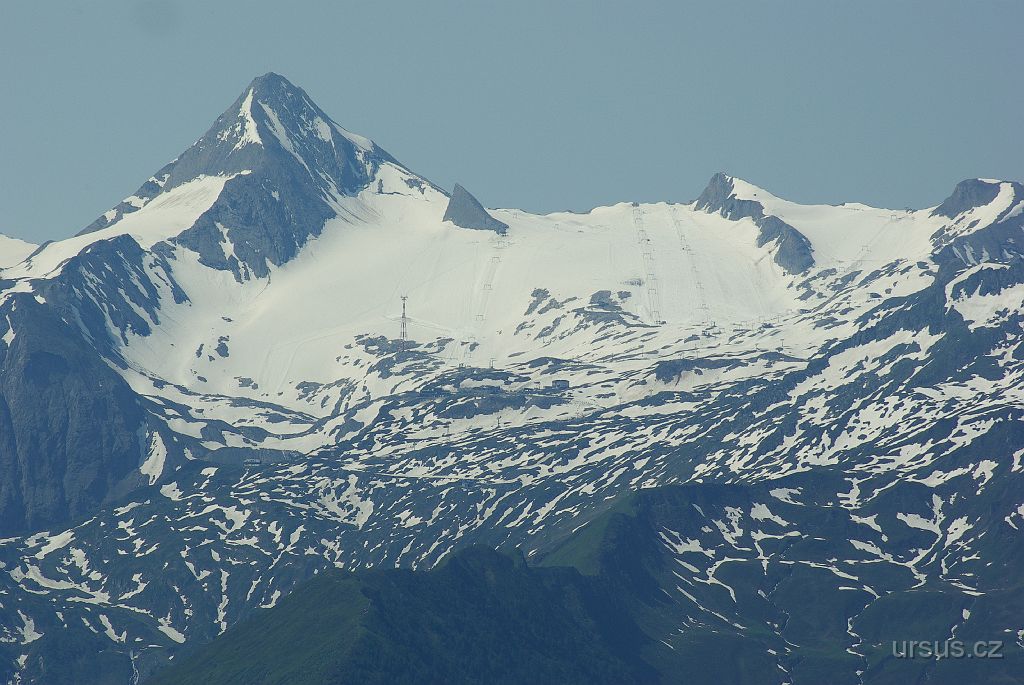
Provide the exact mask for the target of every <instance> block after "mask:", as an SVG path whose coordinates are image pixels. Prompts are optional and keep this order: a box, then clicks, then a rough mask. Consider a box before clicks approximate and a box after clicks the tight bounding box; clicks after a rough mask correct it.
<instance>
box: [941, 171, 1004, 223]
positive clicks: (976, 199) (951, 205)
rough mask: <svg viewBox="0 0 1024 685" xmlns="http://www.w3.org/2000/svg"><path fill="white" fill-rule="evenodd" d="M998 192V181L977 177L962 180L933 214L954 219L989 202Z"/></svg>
mask: <svg viewBox="0 0 1024 685" xmlns="http://www.w3.org/2000/svg"><path fill="white" fill-rule="evenodd" d="M998 194H999V184H998V183H988V182H987V181H982V180H981V179H977V178H971V179H967V180H966V181H960V182H959V183H957V184H956V187H955V188H954V189H953V194H952V195H950V196H949V197H947V198H946V199H945V200H943V202H942V204H941V205H939V206H938V207H936V208H935V209H934V210H933V211H932V216H944V217H946V218H947V219H954V218H956V217H957V216H959V215H960V214H963V213H964V212H967V211H969V210H971V209H974V208H975V207H983V206H984V205H987V204H989V203H990V202H992V200H995V199H996V195H998Z"/></svg>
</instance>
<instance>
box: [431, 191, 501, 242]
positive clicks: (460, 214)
mask: <svg viewBox="0 0 1024 685" xmlns="http://www.w3.org/2000/svg"><path fill="white" fill-rule="evenodd" d="M444 220H445V221H450V222H452V223H453V224H455V225H456V226H459V227H461V228H472V229H475V230H478V231H494V232H495V233H497V234H499V235H505V232H506V231H508V224H505V223H503V222H501V221H498V220H497V219H495V218H494V217H493V216H491V215H490V214H488V213H487V210H486V209H484V206H483V205H482V204H480V202H479V201H477V199H476V198H475V197H473V196H472V195H470V194H469V191H468V190H466V189H465V188H463V187H462V186H460V185H459V184H458V183H456V184H455V188H454V189H453V190H452V196H451V199H450V200H449V201H448V208H447V209H446V210H445V212H444Z"/></svg>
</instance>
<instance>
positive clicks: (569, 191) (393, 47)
mask: <svg viewBox="0 0 1024 685" xmlns="http://www.w3.org/2000/svg"><path fill="white" fill-rule="evenodd" d="M5 15H6V16H5V21H4V22H3V24H2V25H0V85H2V86H3V89H4V92H5V93H6V94H7V97H5V102H4V107H3V108H0V127H2V130H3V132H4V136H3V140H4V143H3V155H2V160H3V161H2V163H0V203H2V206H3V208H4V212H3V215H2V216H0V233H5V234H8V235H13V236H17V237H20V238H24V239H27V240H32V241H33V242H41V241H43V240H47V239H55V238H60V237H65V236H69V235H72V234H73V233H75V232H77V231H78V230H80V229H81V228H82V227H84V226H85V225H87V224H88V223H89V222H91V221H92V220H93V219H94V218H95V217H96V216H98V215H99V214H100V213H102V212H103V211H105V210H106V209H108V208H110V207H111V206H113V205H114V204H116V203H117V202H118V201H119V200H121V199H122V198H123V197H125V196H126V195H128V194H130V193H132V192H133V191H134V190H135V189H136V188H137V187H138V186H139V185H140V184H141V183H142V182H143V181H144V180H145V179H146V178H148V177H149V175H150V174H152V173H153V172H155V171H156V170H157V169H159V168H160V167H162V166H163V165H164V164H166V163H167V162H169V161H170V160H171V159H173V158H175V157H176V156H177V155H178V154H179V153H180V152H182V151H183V150H184V149H185V148H187V147H188V146H189V145H190V144H191V143H192V142H193V141H194V140H195V139H196V138H198V137H199V136H200V135H202V133H203V132H204V131H206V130H207V128H208V127H209V126H210V125H211V124H212V122H213V120H214V119H215V118H216V116H217V115H218V114H219V113H220V112H222V111H223V110H224V109H225V108H226V107H227V106H228V105H229V104H230V103H231V102H232V100H234V99H235V97H237V95H238V94H239V93H240V92H241V91H242V89H243V88H244V87H245V85H246V84H247V83H248V82H249V81H250V80H251V79H252V78H253V77H254V76H257V75H259V74H261V73H264V72H266V71H275V72H278V73H281V74H283V75H284V76H286V77H287V78H289V79H290V80H291V81H293V82H294V83H295V84H297V85H299V86H301V87H302V88H304V89H305V90H306V91H307V92H308V93H309V95H310V96H311V97H312V98H313V99H314V101H316V102H317V103H318V104H319V105H320V106H321V107H322V108H323V109H324V110H325V111H326V112H327V113H328V114H329V115H330V116H331V117H332V118H334V119H335V120H336V121H338V123H340V124H341V125H342V126H344V127H346V128H348V129H349V130H352V131H354V132H357V133H360V134H362V135H366V136H368V137H370V138H373V139H374V140H375V141H376V142H377V143H379V144H380V145H381V146H383V147H384V148H385V149H387V150H388V151H389V152H391V153H392V154H393V155H395V156H396V157H397V158H398V159H399V160H401V161H402V162H403V163H404V164H406V165H408V166H409V167H410V168H411V169H413V170H415V171H417V172H418V173H421V174H423V175H424V176H426V177H428V178H430V179H432V180H433V181H435V182H436V183H438V184H440V185H441V186H443V187H446V188H451V187H452V186H453V185H454V184H455V183H456V182H459V183H463V184H464V185H466V186H467V187H468V188H469V189H470V190H471V191H472V192H473V193H474V194H475V195H476V196H477V197H479V198H480V200H481V201H482V202H483V203H484V204H486V205H488V206H491V207H495V206H504V207H521V208H523V209H527V210H529V211H535V212H550V211H555V210H561V209H572V210H577V211H579V210H587V209H590V208H592V207H594V206H597V205H607V204H611V203H614V202H619V201H623V200H636V201H641V202H654V201H661V200H667V201H689V200H692V199H693V198H694V197H696V195H697V194H698V193H699V192H700V190H701V189H702V188H703V186H704V184H705V183H706V182H707V179H708V178H709V177H710V176H711V175H712V174H713V173H714V172H716V171H720V170H721V171H726V172H728V173H730V174H734V175H736V176H739V177H741V178H745V179H747V180H749V181H751V182H753V183H756V184H757V185H760V186H763V187H765V188H767V189H769V190H770V191H772V192H773V193H775V194H777V195H779V196H782V197H785V198H787V199H791V200H795V201H798V202H816V203H840V202H843V201H856V202H864V203H867V204H871V205H875V206H887V207H903V206H913V207H923V206H930V205H934V204H937V203H938V202H940V201H941V200H942V199H943V198H944V197H945V196H946V195H948V193H949V191H950V190H951V189H952V187H953V185H954V184H955V183H956V182H957V181H959V180H961V179H963V178H968V177H975V176H980V177H994V178H1004V179H1016V180H1020V179H1024V156H1022V155H1021V152H1022V151H1024V150H1022V147H1024V146H1022V145H1021V142H1020V141H1021V137H1020V134H1019V117H1020V115H1019V113H1020V111H1021V110H1022V106H1024V92H1022V91H1021V89H1020V88H1017V87H1016V82H1015V81H1014V79H1013V78H1012V74H1013V73H1014V70H1015V69H1016V68H1019V67H1020V65H1022V64H1024V45H1022V44H1021V42H1020V41H1019V40H1018V38H1017V36H1016V27H1018V26H1020V25H1021V23H1022V20H1024V3H1019V2H1012V1H1001V0H990V1H987V2H978V3H962V2H955V1H953V0H940V1H935V0H932V1H928V2H925V1H923V0H914V1H909V2H901V3H890V2H881V1H879V0H860V1H859V2H858V3H843V4H841V5H840V4H833V3H821V2H820V0H819V1H810V0H792V1H790V2H787V3H785V4H784V5H780V4H776V3H772V4H769V3H760V2H643V3H640V4H632V5H630V6H629V7H628V8H627V7H625V6H621V5H617V4H615V3H609V2H578V1H573V2H561V3H557V4H552V3H542V2H536V1H534V0H525V1H522V2H517V3H514V4H512V3H509V4H505V5H502V6H501V7H494V6H486V7H485V6H483V5H482V4H475V3H467V2H449V1H445V2H437V3H432V4H430V5H421V4H417V3H412V2H405V1H402V2H392V3H388V4H387V5H386V6H383V5H381V4H373V3H353V2H340V3H339V2H323V1H320V0H316V1H309V2H302V3H298V4H289V5H282V4H279V3H271V2H266V1H265V0H258V1H255V2H248V3H241V2H237V1H236V0H231V1H226V2H221V3H216V4H207V3H200V2H196V1H193V0H163V1H160V2H157V1H155V0H142V1H141V2H129V1H128V0H116V1H115V2H110V3H106V4H104V5H102V6H98V7H90V8H89V9H86V8H85V7H84V6H83V5H81V4H80V3H74V2H70V1H69V0H61V1H58V2H52V3H46V4H45V5H39V4H16V5H12V6H11V7H8V8H7V11H6V12H5ZM1008 74H1009V75H1010V76H1008Z"/></svg>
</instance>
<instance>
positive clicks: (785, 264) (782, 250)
mask: <svg viewBox="0 0 1024 685" xmlns="http://www.w3.org/2000/svg"><path fill="white" fill-rule="evenodd" d="M696 208H697V209H701V210H704V211H706V212H713V213H717V214H721V215H722V216H724V217H725V218H727V219H732V220H734V221H738V220H740V219H752V220H753V221H754V223H755V224H756V225H757V227H758V228H760V229H761V232H760V234H759V235H758V238H757V246H758V247H763V246H765V245H767V244H768V243H772V242H774V243H775V245H776V250H775V263H776V264H778V265H779V266H781V267H782V268H783V269H785V270H786V271H788V272H789V273H791V274H800V273H804V272H805V271H807V270H808V269H810V268H811V267H812V266H814V254H813V249H812V247H811V241H809V240H808V239H807V237H806V236H804V234H802V233H801V232H800V231H798V230H796V229H795V228H793V227H792V226H790V225H789V224H787V223H786V222H785V221H783V220H782V219H780V218H779V217H777V216H773V215H770V214H766V213H765V211H764V205H762V204H761V203H760V202H758V201H756V200H748V199H742V198H738V197H736V195H735V193H734V183H733V179H732V178H731V177H730V176H727V175H726V174H723V173H721V172H719V173H717V174H715V175H714V176H712V177H711V180H710V181H709V182H708V185H707V187H706V188H704V192H702V193H701V194H700V197H698V198H697V204H696Z"/></svg>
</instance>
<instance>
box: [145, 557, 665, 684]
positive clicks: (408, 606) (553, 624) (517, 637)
mask: <svg viewBox="0 0 1024 685" xmlns="http://www.w3.org/2000/svg"><path fill="white" fill-rule="evenodd" d="M644 639H645V638H644V637H643V636H642V634H641V633H640V632H639V631H638V630H637V628H636V627H635V626H634V625H633V624H632V623H631V621H630V620H629V619H628V617H627V615H626V614H625V613H624V612H623V611H622V610H621V609H620V608H618V607H617V606H615V604H614V601H612V602H611V603H609V597H607V596H606V595H604V594H602V593H601V592H600V591H599V590H598V588H597V587H596V586H595V584H594V583H592V582H589V581H588V579H586V578H582V577H580V576H579V575H578V574H575V573H573V572H571V571H568V569H543V570H535V569H529V568H527V567H526V566H525V565H524V564H523V563H522V562H521V561H519V562H517V561H516V560H515V559H513V558H510V557H506V556H503V555H501V554H498V553H496V552H494V551H492V550H489V549H487V548H468V549H466V550H462V551H460V552H458V553H456V554H455V555H454V556H452V557H451V558H449V559H447V560H446V561H445V562H444V563H443V564H441V565H440V566H439V567H438V568H436V569H434V570H432V571H429V572H424V573H414V572H410V571H401V570H386V571H375V572H369V571H364V572H360V573H357V574H354V575H345V574H339V573H328V574H325V577H321V578H318V579H316V580H314V581H311V582H310V583H308V584H306V585H305V586H303V588H302V590H301V591H300V592H298V593H296V594H293V595H291V596H290V597H288V598H287V599H285V600H282V602H281V604H280V605H278V606H277V607H275V608H274V609H272V610H270V611H268V612H266V613H265V614H262V615H260V616H259V617H257V618H255V619H254V620H253V622H252V623H249V624H245V625H243V626H239V627H238V628H237V629H236V630H232V631H231V632H229V633H226V634H225V635H224V638H223V640H220V641H218V642H216V643H214V644H213V645H211V646H210V647H209V648H206V649H203V650H201V651H200V652H199V653H197V654H196V655H195V656H193V657H191V658H188V659H187V660H186V661H185V662H183V663H182V664H180V665H175V666H174V667H173V668H171V669H168V670H167V672H166V673H163V674H160V675H158V676H157V677H155V678H153V679H152V680H151V681H148V682H152V683H179V684H182V685H184V684H185V683H203V682H217V683H225V684H227V683H240V684H241V683H253V684H255V683H272V682H288V683H310V684H312V683H323V682H332V683H394V682H419V683H478V682H490V683H522V682H527V681H530V682H560V683H638V682H653V679H654V677H655V676H654V672H653V669H652V668H651V667H650V666H647V665H645V664H643V662H642V661H641V660H640V659H639V658H638V657H637V656H636V654H635V652H636V650H637V648H638V646H640V644H642V641H643V640H644Z"/></svg>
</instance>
